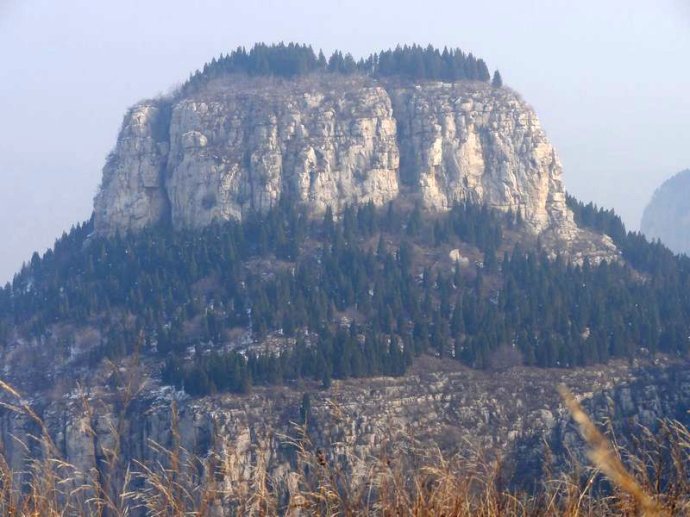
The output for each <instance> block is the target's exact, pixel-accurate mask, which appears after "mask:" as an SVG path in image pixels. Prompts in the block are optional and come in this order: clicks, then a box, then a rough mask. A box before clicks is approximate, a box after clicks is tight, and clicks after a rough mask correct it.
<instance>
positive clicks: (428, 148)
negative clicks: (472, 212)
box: [391, 83, 573, 232]
mask: <svg viewBox="0 0 690 517" xmlns="http://www.w3.org/2000/svg"><path fill="white" fill-rule="evenodd" d="M391 93H392V99H393V106H394V110H395V113H396V117H397V120H398V128H399V135H398V139H399V142H400V149H401V153H402V160H401V163H402V168H401V176H402V178H403V180H404V181H405V182H406V183H409V184H410V185H412V186H413V187H414V188H415V189H417V190H419V192H420V193H421V195H422V199H423V201H424V203H425V205H426V206H427V207H429V208H434V209H447V208H450V207H451V206H452V204H453V203H454V202H455V201H464V200H469V201H473V202H475V203H485V204H487V205H489V206H492V207H495V208H500V209H504V210H508V209H511V210H513V211H517V210H520V211H521V212H522V214H523V216H524V218H525V221H526V222H527V224H528V225H529V226H530V227H532V228H533V229H534V230H535V231H537V232H540V231H542V230H544V229H546V228H549V227H552V228H559V229H561V230H568V229H569V228H570V227H572V225H573V223H572V217H571V214H570V213H569V211H568V209H567V207H566V204H565V195H564V189H563V184H562V183H561V173H562V168H561V164H560V162H559V161H558V158H557V156H556V152H555V150H554V148H553V147H552V146H551V144H550V143H549V141H548V140H547V138H546V135H545V134H544V132H543V130H542V129H541V126H540V124H539V120H538V119H537V116H536V115H535V113H534V111H532V109H530V108H529V107H528V106H527V105H526V104H525V103H524V102H523V101H522V100H521V99H520V98H519V97H518V96H517V95H515V94H514V93H513V92H511V91H509V90H506V89H503V88H501V89H494V88H478V87H476V86H468V85H467V84H466V83H456V84H452V85H451V84H442V83H441V84H438V83H437V84H427V85H424V86H418V87H412V88H402V89H396V90H394V91H392V92H391Z"/></svg>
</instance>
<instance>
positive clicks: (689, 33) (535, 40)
mask: <svg viewBox="0 0 690 517" xmlns="http://www.w3.org/2000/svg"><path fill="white" fill-rule="evenodd" d="M281 40H284V41H299V42H306V43H311V44H312V45H314V47H316V48H323V49H324V51H326V52H329V51H331V50H333V49H334V48H340V49H342V50H345V51H350V52H352V53H353V54H354V55H355V56H356V57H359V56H363V55H366V54H368V53H370V52H371V51H373V50H379V49H384V48H389V47H392V46H395V45H396V44H397V43H415V42H416V43H422V44H427V43H432V44H434V45H436V46H441V47H442V46H444V45H447V46H449V47H450V46H453V47H455V46H458V47H461V48H463V49H465V50H469V51H472V52H474V53H475V54H476V55H479V56H480V57H483V58H484V59H485V60H486V61H487V63H488V65H489V67H490V68H491V69H493V68H499V69H500V70H501V73H502V75H503V78H504V80H505V82H506V83H507V84H509V85H510V86H512V87H513V88H515V89H517V90H518V91H519V92H521V93H522V94H523V96H524V97H525V98H526V99H527V101H528V102H529V103H530V104H532V105H533V106H534V107H535V109H536V110H537V113H538V114H539V116H540V118H541V120H542V123H543V125H544V127H545V128H546V131H547V133H548V135H549V136H550V138H551V140H552V141H553V142H554V144H555V146H556V148H557V150H558V151H559V154H560V156H561V159H562V161H563V164H564V166H565V183H566V187H567V188H568V190H570V191H571V192H572V193H573V194H575V195H576V196H577V197H579V198H581V199H582V200H586V201H589V200H592V201H595V202H597V203H599V204H602V205H605V206H607V207H614V208H615V209H616V210H617V211H618V212H619V213H620V214H621V215H622V216H623V218H624V219H625V222H626V223H627V224H628V226H629V227H632V228H637V226H638V222H639V219H640V216H641V211H642V208H643V207H644V204H645V203H646V201H647V199H648V198H649V197H650V196H651V193H652V191H653V190H654V188H655V187H656V186H657V185H658V184H659V183H660V182H661V181H663V180H664V179H665V178H666V177H668V176H670V175H672V174H673V173H675V172H677V171H679V170H681V169H684V168H687V167H690V126H689V121H690V95H689V92H690V67H689V66H688V59H689V58H690V0H578V1H573V0H542V1H536V0H501V1H498V0H494V1H491V0H472V1H462V0H451V1H440V0H425V1H423V2H420V1H414V2H412V1H405V0H383V1H380V0H379V1H375V0H350V1H344V0H302V1H297V0H294V1H291V0H282V1H278V0H273V1H260V0H244V1H242V2H236V1H233V0H225V1H220V0H205V1H190V0H185V1H179V0H118V1H110V0H99V1H94V0H61V1H59V2H57V1H55V0H19V1H7V0H0V180H1V181H0V219H1V220H2V224H1V225H0V250H2V252H1V253H0V281H5V280H7V279H9V278H10V277H11V276H12V274H14V272H16V270H18V268H19V266H20V265H21V263H22V261H23V260H26V259H28V258H29V257H30V256H31V253H32V252H33V251H34V250H43V249H45V248H46V247H47V246H49V245H51V244H52V243H53V241H54V240H55V238H56V237H57V236H58V235H60V234H61V233H62V231H63V230H67V229H68V228H69V227H70V226H71V225H72V224H73V223H75V222H77V221H81V220H84V219H87V218H88V217H89V215H90V212H91V203H92V198H93V196H94V194H95V192H96V189H97V187H98V184H99V181H100V174H101V167H102V165H103V161H104V158H105V156H106V154H107V153H108V152H109V151H110V150H111V149H112V147H113V145H114V143H115V137H116V135H117V131H118V128H119V126H120V123H121V120H122V116H123V115H124V112H125V109H126V108H127V107H128V106H129V105H131V104H133V103H134V102H136V101H137V100H139V99H141V98H144V97H152V96H154V95H156V94H158V93H163V92H166V91H167V90H168V89H169V88H170V87H171V86H172V85H174V84H176V83H180V82H182V81H183V80H185V79H186V78H187V76H188V75H189V73H190V72H191V71H193V70H194V69H196V68H198V67H200V66H201V65H203V63H204V62H205V61H207V60H210V59H211V58H212V57H213V56H216V55H218V54H220V53H221V52H227V51H228V50H230V49H233V48H235V47H237V46H238V45H245V46H250V45H251V44H252V43H254V42H256V41H265V42H277V41H281Z"/></svg>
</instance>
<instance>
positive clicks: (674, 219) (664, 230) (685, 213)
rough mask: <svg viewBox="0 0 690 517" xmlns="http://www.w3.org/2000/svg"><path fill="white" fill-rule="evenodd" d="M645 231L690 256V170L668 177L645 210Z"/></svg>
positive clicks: (643, 222) (643, 224) (653, 237)
mask: <svg viewBox="0 0 690 517" xmlns="http://www.w3.org/2000/svg"><path fill="white" fill-rule="evenodd" d="M640 228H641V230H642V233H644V234H645V235H646V236H647V237H648V238H649V239H659V240H661V242H663V243H664V244H665V245H666V246H668V247H669V248H671V249H672V250H673V251H675V252H676V253H685V254H688V255H690V169H688V170H684V171H682V172H679V173H678V174H676V175H675V176H673V177H672V178H670V179H668V180H666V181H665V182H664V183H663V184H662V185H661V186H660V187H659V188H658V189H657V190H656V192H654V195H653V196H652V199H651V201H650V202H649V204H648V205H647V207H646V208H645V210H644V214H643V215H642V223H641V225H640Z"/></svg>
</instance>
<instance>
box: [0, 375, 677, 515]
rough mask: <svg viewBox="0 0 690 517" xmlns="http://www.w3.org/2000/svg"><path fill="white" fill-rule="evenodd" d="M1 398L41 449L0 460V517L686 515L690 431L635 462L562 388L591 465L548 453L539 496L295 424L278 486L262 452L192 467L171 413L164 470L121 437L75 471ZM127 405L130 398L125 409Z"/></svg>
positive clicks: (442, 462)
mask: <svg viewBox="0 0 690 517" xmlns="http://www.w3.org/2000/svg"><path fill="white" fill-rule="evenodd" d="M0 388H2V390H3V391H4V392H5V393H6V394H7V395H9V396H10V397H11V398H12V400H14V401H15V402H13V403H4V406H5V407H6V408H8V409H10V410H11V411H13V412H15V413H16V414H17V415H18V416H19V417H22V418H26V419H28V420H30V421H32V422H34V424H35V427H36V428H37V429H38V430H39V431H40V434H38V435H37V436H34V437H30V440H33V441H35V442H36V443H35V444H33V445H37V444H38V445H40V447H39V448H40V451H41V452H40V454H39V455H38V456H39V457H37V458H35V459H32V460H30V461H28V463H27V465H26V468H25V469H24V470H23V471H21V472H17V471H13V470H12V469H11V468H10V466H9V465H8V464H7V462H6V460H5V459H4V456H3V455H2V454H0V515H8V516H15V515H16V516H19V515H32V516H62V515H97V516H120V515H122V516H125V515H154V516H171V517H172V516H175V517H177V516H185V515H200V516H223V515H254V516H269V515H289V516H295V517H296V516H303V515H322V516H336V515H343V516H358V515H382V516H432V515H433V516H436V515H438V516H441V515H443V516H479V517H481V516H486V517H494V516H530V517H531V516H547V515H548V516H551V515H563V516H572V517H575V516H599V515H645V516H661V515H690V481H689V479H688V472H687V468H688V465H689V464H690V433H689V432H688V429H686V428H685V427H684V426H682V425H681V424H679V423H677V422H672V421H670V422H661V423H660V427H659V432H658V433H656V435H655V434H653V433H651V432H650V431H648V430H645V429H641V430H640V433H639V437H638V440H637V442H636V443H635V447H634V449H635V454H630V453H629V452H626V451H623V450H621V448H619V447H618V446H616V445H615V444H614V443H612V442H611V441H610V440H608V439H607V438H606V437H605V436H604V434H602V433H601V432H600V431H599V430H598V429H597V427H596V426H595V425H594V424H593V423H592V422H591V420H590V419H589V417H588V416H587V415H586V413H585V412H584V411H583V409H582V408H581V406H580V405H579V403H578V402H577V400H576V398H575V397H574V396H573V395H572V394H571V393H570V392H569V391H568V390H567V389H565V388H560V391H561V393H562V396H563V398H564V401H565V404H566V406H567V407H568V409H569V411H570V412H571V415H572V416H573V419H574V420H575V422H576V423H577V424H578V426H579V427H580V430H581V433H582V435H583V438H584V439H585V441H586V443H587V447H588V456H589V458H590V460H591V462H592V465H591V466H589V467H583V466H578V465H577V464H576V463H573V464H572V467H571V469H570V471H569V473H568V474H566V475H563V474H559V475H556V474H552V473H551V471H550V470H549V468H548V466H549V464H550V461H549V455H550V452H549V451H548V448H547V451H546V462H545V463H546V465H547V468H546V479H545V480H544V482H543V489H542V490H541V491H540V492H539V493H538V494H523V493H516V492H510V491H509V490H507V489H505V488H502V484H501V481H500V472H501V467H502V465H501V463H500V461H499V460H496V459H488V458H487V457H486V456H485V455H483V454H482V453H481V452H479V451H472V450H471V449H468V452H466V454H464V455H463V456H455V457H453V458H445V457H444V456H443V455H442V454H441V452H440V451H438V450H431V451H430V450H418V451H409V454H395V455H393V454H390V453H389V452H386V450H385V448H384V449H382V450H381V452H380V453H379V454H377V456H376V457H373V458H367V459H362V458H358V457H346V458H342V457H341V458H334V457H333V455H332V454H330V453H328V452H326V451H322V450H320V449H319V448H317V447H316V446H315V444H314V443H313V442H312V441H311V439H310V436H309V433H308V431H307V426H306V425H301V426H298V425H295V427H294V432H293V433H291V436H289V437H288V436H285V437H282V441H283V443H284V444H285V447H286V448H287V449H290V450H291V451H292V452H293V453H294V454H293V461H292V463H291V467H290V470H289V471H283V472H282V473H281V474H280V475H279V476H278V475H272V474H271V471H270V470H269V468H268V463H269V459H268V457H267V456H266V453H263V452H261V450H262V448H258V449H257V450H258V451H259V452H257V453H256V454H255V455H254V457H253V460H252V464H251V468H250V469H246V468H241V463H242V462H241V458H240V457H239V455H238V453H237V451H235V450H233V449H232V447H230V445H229V441H227V440H226V439H225V438H224V437H222V436H218V437H216V440H217V443H215V444H214V446H213V447H212V452H210V453H209V454H208V455H207V456H206V457H204V458H199V457H197V456H195V455H194V454H192V453H190V452H189V451H187V450H185V449H184V448H183V447H182V445H181V442H182V441H181V439H180V436H179V432H178V426H177V408H176V407H175V405H174V404H173V406H172V407H171V414H172V429H171V436H172V439H171V442H172V445H171V446H170V447H169V448H166V447H163V446H162V445H160V444H157V443H153V442H152V443H150V447H151V449H152V452H155V453H156V454H155V455H152V456H155V457H157V458H159V461H155V462H153V461H151V462H133V463H131V464H129V465H124V464H123V461H122V460H121V458H120V443H119V440H117V439H116V440H115V443H114V444H113V445H112V446H111V447H109V448H107V449H105V450H102V451H101V452H102V454H101V455H100V457H101V458H103V459H102V460H101V464H100V465H93V467H92V468H91V469H90V470H89V471H88V472H80V471H79V470H78V469H77V468H76V467H74V466H73V465H71V464H69V463H68V462H67V461H64V460H63V459H62V458H61V457H60V452H59V450H58V448H57V447H56V446H55V444H54V443H53V441H52V439H51V437H50V435H49V433H48V430H47V428H46V426H45V424H44V423H43V422H42V421H41V419H40V418H39V416H38V415H37V414H36V413H35V412H34V411H33V410H32V408H31V407H30V406H29V405H28V404H27V403H25V402H24V401H23V399H22V397H21V395H20V394H19V393H17V392H16V391H15V390H14V389H13V388H12V387H10V386H8V385H6V384H4V383H1V381H0ZM131 395H132V394H131V393H126V394H125V400H123V404H124V405H125V406H126V405H127V404H128V403H129V400H130V398H129V397H130V396H131ZM83 405H84V414H85V415H86V418H85V419H84V422H85V423H84V425H85V427H86V429H85V431H86V432H87V434H89V435H90V436H92V437H93V438H94V440H95V439H96V432H95V431H94V429H93V425H92V422H93V421H94V410H93V408H92V407H91V404H90V402H89V400H88V398H87V397H86V396H85V397H83ZM337 411H338V408H334V412H335V413H337ZM121 417H122V418H124V414H123V415H121ZM335 417H336V418H337V414H336V415H335ZM121 430H122V427H121V424H119V423H117V422H116V423H114V424H113V425H112V427H111V430H110V432H111V434H112V435H113V436H116V437H117V436H118V434H117V433H118V432H121ZM268 439H269V437H266V443H268ZM260 440H261V438H260ZM31 445H32V444H27V443H24V444H23V446H24V447H26V449H27V452H28V451H29V450H30V449H31V450H35V447H30V446H31ZM333 445H334V450H336V449H337V450H348V448H347V447H338V445H342V444H333ZM602 475H603V476H605V478H606V479H607V480H608V482H607V481H605V480H604V479H603V478H602ZM607 483H608V484H607Z"/></svg>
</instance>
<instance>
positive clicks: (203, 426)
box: [0, 358, 690, 487]
mask: <svg viewBox="0 0 690 517" xmlns="http://www.w3.org/2000/svg"><path fill="white" fill-rule="evenodd" d="M131 367H132V366H131V364H130V365H128V366H125V365H121V366H120V368H119V373H118V372H117V371H114V372H113V371H111V372H109V373H108V375H107V377H106V378H105V379H101V381H102V382H101V383H100V384H101V385H100V386H99V385H96V386H92V387H90V388H88V387H87V388H82V389H81V390H74V391H72V392H70V393H67V394H65V395H64V396H61V397H57V398H53V399H52V400H51V399H50V397H48V398H36V399H34V400H33V401H31V402H32V405H33V406H34V408H35V409H36V411H37V412H38V413H39V415H40V417H41V418H42V419H43V421H44V422H45V426H46V428H45V430H46V431H47V432H49V433H50V435H51V437H52V439H53V440H54V443H55V446H56V448H57V449H58V451H59V454H60V455H62V457H64V458H67V459H68V460H69V461H70V462H71V463H72V464H74V465H75V466H76V467H77V470H78V471H79V472H83V473H86V472H91V471H92V469H94V468H99V465H102V464H103V463H104V458H107V455H108V453H109V452H108V451H113V450H116V451H119V454H120V458H119V460H120V461H121V462H122V466H126V465H127V464H128V463H129V462H130V461H132V460H138V461H144V462H155V461H162V462H165V455H164V454H162V453H161V449H160V447H159V446H162V447H166V448H170V447H173V446H174V443H175V440H176V439H177V440H179V442H180V445H182V446H183V447H184V449H185V450H187V451H190V452H191V453H193V454H195V455H198V456H200V457H206V456H207V455H208V454H209V453H210V452H211V451H213V450H216V451H218V450H219V449H223V452H222V453H223V454H229V455H230V456H231V458H230V460H229V467H228V468H229V470H228V471H226V475H227V476H228V477H229V478H230V479H229V480H228V482H233V483H235V484H238V485H242V484H243V483H244V484H246V486H247V487H249V486H251V483H252V475H253V472H254V468H255V467H256V465H257V462H259V461H261V462H264V465H265V466H266V468H267V470H268V472H269V474H270V475H271V479H273V480H274V482H275V483H277V484H279V485H280V486H286V485H289V482H288V480H287V479H286V476H287V475H288V473H289V472H290V471H291V470H294V461H295V455H294V450H293V449H292V448H291V447H290V445H289V443H290V441H291V440H295V439H298V438H299V433H297V432H296V428H295V424H294V423H295V422H300V421H301V420H302V419H303V418H305V417H306V420H307V423H308V425H307V428H308V433H309V439H310V440H311V442H312V444H313V450H316V449H318V450H321V451H323V453H324V455H325V457H326V458H327V460H328V461H329V462H334V463H343V464H345V465H347V466H348V468H353V467H355V466H356V465H360V464H361V465H366V464H367V462H371V461H372V459H373V458H376V457H379V458H380V457H381V456H383V455H390V457H393V458H397V459H400V458H401V457H402V456H405V455H408V454H410V451H414V450H420V448H421V449H424V450H427V451H430V450H434V448H435V447H439V448H440V449H441V450H442V451H443V452H444V453H445V454H452V453H454V452H457V451H462V450H464V451H467V450H472V449H475V448H476V450H477V451H484V452H485V453H486V454H489V455H492V454H498V455H499V456H503V457H504V458H505V460H506V461H505V465H504V466H505V469H506V472H505V474H506V475H507V476H509V477H510V476H511V474H512V473H513V472H517V473H518V474H519V475H518V478H516V480H514V481H517V482H518V483H520V482H527V481H528V482H529V483H534V482H537V479H538V473H539V472H538V469H539V463H540V461H541V460H542V459H543V456H542V452H543V451H542V447H543V445H544V443H547V442H548V443H549V445H550V447H551V448H552V450H554V451H556V453H558V451H559V450H561V451H563V450H565V448H567V449H568V450H569V452H568V455H569V454H571V453H573V452H576V451H578V450H581V449H582V445H583V444H582V442H581V440H580V438H579V436H578V433H577V430H576V429H575V427H574V426H573V425H572V423H571V420H570V416H569V414H568V413H567V411H566V410H565V409H564V408H563V406H562V405H561V404H560V401H559V397H558V395H557V393H556V389H555V387H556V385H557V384H558V383H560V382H564V383H566V384H567V385H568V386H570V387H571V388H572V389H573V391H574V392H575V393H576V394H577V396H578V398H580V400H582V401H583V404H584V406H585V407H586V409H587V410H588V411H589V412H590V413H591V414H592V415H593V416H594V417H595V418H596V419H597V420H598V421H600V422H601V421H604V420H606V419H610V421H611V424H612V426H613V429H614V430H615V431H616V434H617V438H618V439H619V440H624V439H625V437H626V436H631V435H636V434H638V433H639V425H643V426H647V427H649V428H651V429H654V427H655V426H656V425H657V424H658V419H661V418H676V419H679V420H680V421H681V422H683V423H684V424H685V425H688V423H690V422H688V413H687V410H688V408H689V407H690V373H689V372H690V370H688V368H687V367H688V364H687V362H678V361H675V362H671V361H668V360H666V359H663V358H662V359H661V362H660V363H659V362H658V361H657V364H656V365H653V364H647V365H645V366H631V365H629V364H626V363H625V362H618V363H615V362H614V363H612V364H609V365H607V366H600V367H592V368H588V369H573V370H544V369H535V368H521V367H518V368H511V369H508V370H503V371H497V372H496V371H494V372H482V371H477V370H471V369H468V368H464V367H460V366H450V365H448V363H444V362H442V361H439V360H437V359H432V358H423V359H422V360H421V361H420V362H419V363H418V364H417V365H416V366H415V368H414V370H413V371H412V372H410V373H409V374H408V375H406V376H404V377H401V378H374V379H367V380H361V379H360V380H349V381H337V382H335V383H334V385H333V386H332V387H331V388H330V389H329V390H320V389H318V388H317V387H315V386H309V385H303V386H301V387H300V388H298V389H295V388H294V387H293V388H283V389H275V388H273V389H257V390H255V391H254V392H253V393H252V394H251V395H248V396H239V395H218V396H213V397H206V398H201V399H192V398H189V397H187V396H185V395H184V394H183V393H181V392H174V391H173V390H172V389H171V388H169V387H166V388H159V386H158V385H157V384H156V382H155V381H154V380H152V379H147V377H146V375H145V373H144V372H143V371H142V370H138V369H134V370H132V371H129V372H128V371H127V369H128V368H131ZM113 376H116V377H119V380H115V379H114V378H113ZM127 379H129V380H127ZM123 380H125V381H126V382H125V383H124V384H119V383H120V382H122V381H123ZM131 383H133V384H131ZM108 385H110V389H108V388H104V386H108ZM304 393H309V397H310V402H309V407H308V408H305V407H304V406H305V402H304V400H305V399H304ZM128 396H131V398H127V397H128ZM173 401H175V404H176V407H177V410H176V411H175V410H174V409H173V403H174V402H173ZM10 402H11V403H12V404H13V406H9V407H10V408H11V407H16V404H17V401H16V400H11V401H10ZM41 432H42V430H41V429H40V428H39V427H38V426H37V424H36V421H35V420H34V419H33V418H32V417H31V416H29V415H26V414H23V415H22V414H17V412H16V411H12V410H11V409H9V410H8V409H6V408H3V409H1V410H0V445H1V446H2V450H3V452H4V454H5V458H6V459H7V460H8V462H9V464H10V466H11V467H13V468H15V469H16V470H17V471H22V469H23V468H25V465H26V463H25V461H26V460H27V457H28V456H29V455H33V456H34V457H36V456H40V455H41V453H40V446H41V444H40V442H37V441H36V440H33V439H32V438H31V436H40V435H41ZM156 444H158V446H157V445H156ZM566 456H567V455H566V454H563V456H562V457H560V460H564V459H565V457H566ZM582 459H583V461H586V460H585V459H584V456H583V457H582ZM123 472H124V469H123V470H122V472H120V475H122V474H123ZM529 483H527V484H529ZM523 484H524V483H523Z"/></svg>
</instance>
